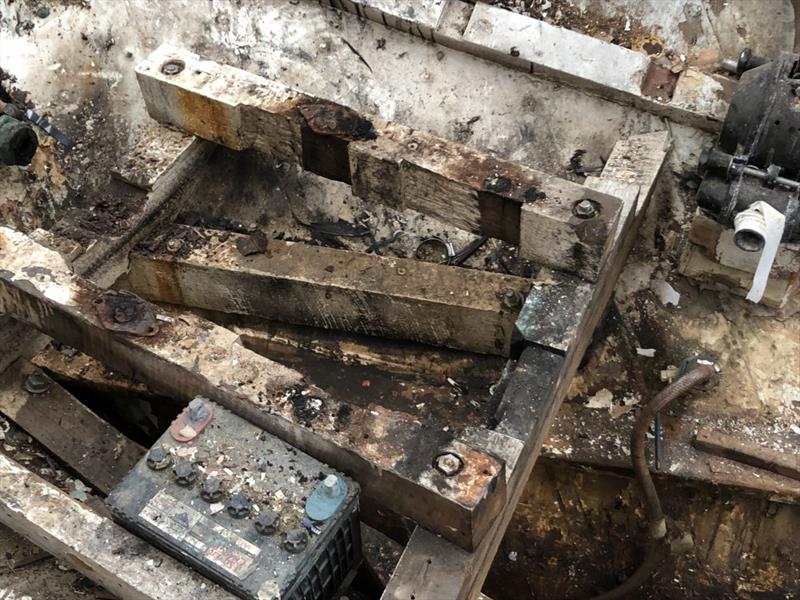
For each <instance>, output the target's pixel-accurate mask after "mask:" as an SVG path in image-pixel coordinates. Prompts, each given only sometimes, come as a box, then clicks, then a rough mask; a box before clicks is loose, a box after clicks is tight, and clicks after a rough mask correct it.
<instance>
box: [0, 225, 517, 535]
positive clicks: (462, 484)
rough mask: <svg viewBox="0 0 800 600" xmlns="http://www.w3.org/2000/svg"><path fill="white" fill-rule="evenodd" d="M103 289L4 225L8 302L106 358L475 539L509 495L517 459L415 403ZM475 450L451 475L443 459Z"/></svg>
mask: <svg viewBox="0 0 800 600" xmlns="http://www.w3.org/2000/svg"><path fill="white" fill-rule="evenodd" d="M99 294H100V290H98V289H97V288H96V287H95V286H94V285H93V284H91V283H90V282H88V281H85V280H83V279H81V278H80V277H77V276H75V275H73V274H72V273H71V272H70V269H69V267H68V266H67V264H66V263H65V261H64V259H63V258H62V257H61V255H60V254H58V253H56V252H54V251H52V250H49V249H47V248H44V247H43V246H40V245H39V244H37V243H36V242H34V241H33V240H31V239H30V238H28V237H26V236H25V235H23V234H21V233H19V232H16V231H14V230H11V229H8V228H0V311H3V312H8V313H10V314H12V315H14V316H15V317H16V318H17V319H20V320H22V321H25V322H27V323H30V324H32V325H34V326H35V327H37V328H38V329H40V330H41V331H42V332H45V333H47V334H48V335H50V336H52V337H53V338H55V339H57V340H59V341H61V342H63V343H65V344H68V345H70V346H73V347H75V348H78V349H80V350H82V351H84V352H86V353H87V354H90V355H92V356H95V357H97V358H99V359H101V360H102V361H103V362H104V363H105V364H107V365H108V366H110V367H111V368H113V369H114V370H116V371H118V372H119V373H120V374H122V375H125V376H127V377H131V378H134V379H137V380H139V381H142V382H144V383H146V384H147V385H148V386H149V387H150V388H151V389H153V390H154V391H157V392H161V393H164V394H166V395H172V396H175V397H178V398H183V399H184V400H189V399H191V398H193V397H194V396H197V395H202V396H206V397H208V398H210V399H212V400H214V401H216V402H218V403H220V404H222V405H223V406H226V407H227V408H229V409H230V410H232V411H234V412H236V413H238V414H240V415H241V416H243V417H245V418H247V419H248V420H250V421H252V422H253V423H255V424H257V425H259V426H260V427H263V428H264V429H266V430H268V431H270V432H271V433H273V434H275V435H277V436H279V437H281V438H283V439H285V440H286V441H287V442H289V443H291V444H293V445H295V446H297V447H298V448H301V449H302V450H304V451H305V452H307V453H309V454H311V455H312V456H315V457H316V458H318V459H319V460H322V461H323V462H326V463H328V464H330V465H331V466H333V467H335V468H338V469H340V470H342V471H345V472H347V473H350V474H351V475H353V476H354V477H355V478H356V479H358V481H359V483H361V485H362V487H363V488H364V491H365V493H366V494H367V496H369V497H370V498H371V499H372V500H374V501H375V502H376V503H379V504H383V505H385V506H388V507H389V508H391V509H392V510H394V511H396V512H398V513H400V514H403V515H406V516H409V517H411V518H413V519H414V520H416V521H417V522H418V523H420V524H421V525H423V526H424V527H427V528H429V529H431V530H432V531H435V532H437V533H439V534H441V535H442V536H443V537H445V538H446V539H449V540H451V541H452V542H454V543H456V544H458V545H459V546H461V547H464V548H467V549H471V548H474V547H475V545H476V544H477V543H478V542H479V541H480V539H481V537H482V536H483V535H484V534H485V533H486V531H487V530H488V528H489V526H490V525H491V522H492V518H493V517H494V516H495V515H496V514H497V513H498V512H499V510H500V508H501V507H502V505H503V503H504V501H505V465H504V463H503V462H502V461H501V460H499V459H496V458H494V457H493V456H491V455H488V454H485V453H482V452H480V451H478V450H473V449H471V447H470V446H468V445H466V444H463V443H461V442H459V441H458V440H456V439H453V438H452V434H449V433H448V432H445V431H442V430H440V429H438V428H437V429H435V430H432V429H430V428H427V427H425V426H424V425H423V424H421V423H420V422H419V421H416V420H415V419H414V418H413V417H411V416H410V415H406V414H403V413H398V412H394V411H390V410H387V409H384V408H382V407H380V406H378V405H373V406H370V407H368V408H363V407H358V406H351V405H347V404H342V403H339V402H337V401H335V400H333V399H332V398H331V397H330V396H329V395H328V394H326V393H325V392H324V391H323V390H321V389H318V388H316V387H314V386H312V385H308V384H307V383H306V382H305V381H304V380H303V377H302V375H300V374H299V373H298V372H296V371H294V370H292V369H289V368H287V367H284V366H283V365H280V364H278V363H275V362H272V361H270V360H268V359H266V358H264V357H262V356H260V355H258V354H255V353H254V352H251V351H249V350H247V349H246V348H244V346H243V345H242V344H241V343H240V340H239V338H238V336H236V334H234V333H233V332H231V331H229V330H227V329H224V328H222V327H219V326H216V325H214V324H212V323H209V322H208V321H205V320H203V319H200V318H197V317H194V316H191V315H180V314H172V313H168V312H165V311H163V310H160V309H158V308H156V307H151V309H152V310H153V311H154V313H155V314H156V318H157V320H158V322H159V331H158V333H156V334H155V335H152V336H149V337H138V336H132V335H128V334H123V333H118V332H113V331H109V330H108V329H106V328H105V327H103V325H102V323H101V322H100V320H99V318H98V316H97V313H96V311H95V309H94V300H95V299H96V298H97V297H98V295H99ZM443 452H455V453H457V454H459V455H462V454H463V455H464V456H463V460H464V462H465V465H471V466H469V467H468V468H464V469H463V470H462V471H461V472H459V473H458V474H456V475H454V476H452V477H447V476H445V475H443V474H442V473H440V472H439V471H437V470H436V469H435V468H434V466H433V460H434V458H435V457H436V456H438V455H439V454H441V453H443Z"/></svg>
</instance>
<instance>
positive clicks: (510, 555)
mask: <svg viewBox="0 0 800 600" xmlns="http://www.w3.org/2000/svg"><path fill="white" fill-rule="evenodd" d="M508 560H510V561H511V562H517V553H516V552H514V551H511V552H509V553H508Z"/></svg>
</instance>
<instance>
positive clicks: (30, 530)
mask: <svg viewBox="0 0 800 600" xmlns="http://www.w3.org/2000/svg"><path fill="white" fill-rule="evenodd" d="M0 522H2V523H3V524H4V525H6V526H7V527H9V528H11V529H13V530H14V531H17V532H19V533H20V534H22V535H23V536H25V537H26V538H27V539H29V540H30V541H32V542H33V543H35V544H36V545H37V546H39V547H41V548H42V549H44V550H46V551H47V552H49V553H50V554H52V555H53V556H55V557H56V558H58V559H59V560H60V561H62V562H64V563H65V564H67V565H69V566H71V567H73V568H74V569H76V570H77V571H79V572H80V573H83V574H84V575H86V576H87V577H89V578H90V579H92V580H94V581H96V582H97V583H99V584H100V585H102V586H103V587H104V588H105V589H106V590H108V591H109V592H111V593H112V594H114V595H115V596H117V597H118V598H125V599H126V600H127V599H130V600H232V599H233V596H232V595H231V594H229V593H228V592H226V591H225V590H223V589H222V588H220V587H218V586H217V585H216V584H214V583H212V582H210V581H209V580H207V579H205V578H204V577H202V576H200V575H198V574H197V573H196V572H195V571H193V570H192V569H189V568H187V567H185V566H184V565H183V564H181V563H180V562H178V561H177V560H175V559H173V558H171V557H169V556H167V555H166V554H164V553H163V552H161V551H159V550H156V549H155V548H153V547H152V546H150V545H149V544H146V543H143V542H142V540H140V539H139V538H137V537H136V536H135V535H133V534H131V533H128V532H127V531H126V530H125V529H123V528H122V527H120V526H119V525H117V524H116V523H114V522H113V521H111V520H110V519H108V518H105V517H102V516H100V515H98V514H97V513H96V512H94V511H92V510H91V509H90V508H88V507H87V506H85V505H83V504H81V503H80V502H78V501H77V500H74V499H72V498H70V497H69V496H68V495H67V494H65V493H64V492H62V491H61V490H59V489H58V488H57V487H55V486H53V485H52V484H50V483H48V482H46V481H45V480H44V479H42V478H41V477H39V476H38V475H35V474H34V473H32V472H31V471H29V470H28V469H26V468H25V467H23V466H22V465H20V464H19V463H17V462H15V461H13V460H11V459H10V458H8V457H6V456H5V455H3V454H0Z"/></svg>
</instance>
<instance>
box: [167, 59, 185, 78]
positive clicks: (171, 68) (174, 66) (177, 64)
mask: <svg viewBox="0 0 800 600" xmlns="http://www.w3.org/2000/svg"><path fill="white" fill-rule="evenodd" d="M185 67H186V65H185V64H183V61H182V60H177V59H172V60H168V61H167V62H165V63H164V64H163V65H161V72H162V73H163V74H164V75H170V76H172V75H177V74H178V73H180V72H181V71H183V69H184V68H185Z"/></svg>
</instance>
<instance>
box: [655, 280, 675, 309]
mask: <svg viewBox="0 0 800 600" xmlns="http://www.w3.org/2000/svg"><path fill="white" fill-rule="evenodd" d="M652 288H653V291H654V292H655V293H656V295H657V296H658V299H659V300H660V301H661V304H663V305H664V306H668V305H670V304H672V305H673V306H678V303H679V302H680V300H681V295H680V294H679V293H678V292H677V291H676V290H675V288H674V287H672V286H671V285H670V284H669V283H667V282H666V281H665V280H664V279H656V280H655V281H653V286H652Z"/></svg>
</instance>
